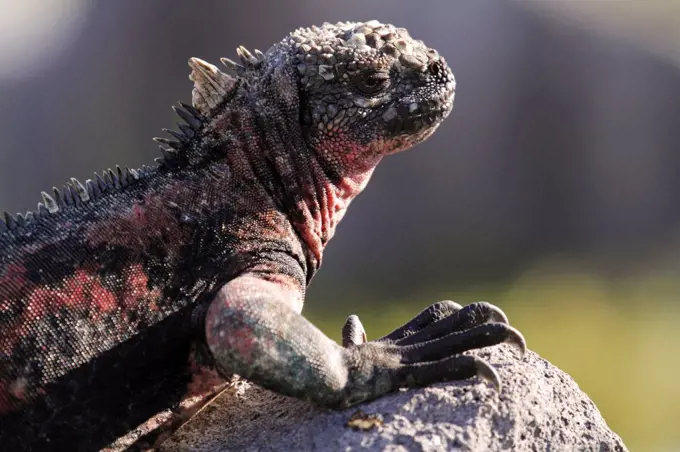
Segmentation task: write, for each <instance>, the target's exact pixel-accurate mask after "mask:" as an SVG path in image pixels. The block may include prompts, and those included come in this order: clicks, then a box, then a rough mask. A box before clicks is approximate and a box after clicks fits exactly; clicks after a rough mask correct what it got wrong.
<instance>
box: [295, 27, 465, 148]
mask: <svg viewBox="0 0 680 452" xmlns="http://www.w3.org/2000/svg"><path fill="white" fill-rule="evenodd" d="M287 42H288V45H289V46H290V47H291V48H292V53H293V60H294V65H295V70H296V71H297V73H298V74H299V77H300V79H299V86H300V93H301V119H302V124H303V129H304V131H305V135H306V137H307V138H308V141H309V142H310V144H312V146H313V147H315V148H317V149H318V150H320V151H322V152H325V153H329V154H333V155H334V156H342V155H346V154H347V153H349V154H350V155H351V154H352V153H353V151H354V152H361V153H364V154H365V153H369V154H376V155H385V154H389V153H393V152H396V151H400V150H403V149H406V148H409V147H411V146H413V145H414V144H416V143H418V142H420V141H422V140H424V139H425V138H427V137H428V136H429V135H430V134H431V133H432V132H433V131H434V130H435V129H436V128H437V126H438V125H439V124H440V123H441V121H442V120H443V119H444V118H445V117H446V116H447V115H448V114H449V112H450V111H451V107H452V105H453V97H454V90H455V80H454V77H453V73H452V72H451V70H450V69H449V67H448V66H447V64H446V62H445V61H444V59H443V58H442V57H441V56H439V54H438V53H437V51H436V50H434V49H430V48H428V47H426V46H425V45H424V44H423V42H422V41H417V40H414V39H413V38H411V37H410V36H409V33H408V31H406V30H405V29H403V28H395V27H394V26H392V25H384V24H381V23H379V22H377V21H369V22H366V23H353V22H340V23H337V24H335V25H331V24H324V25H323V26H322V27H312V28H311V29H310V28H302V29H298V30H296V31H295V32H293V33H291V35H290V37H289V38H288V39H287Z"/></svg>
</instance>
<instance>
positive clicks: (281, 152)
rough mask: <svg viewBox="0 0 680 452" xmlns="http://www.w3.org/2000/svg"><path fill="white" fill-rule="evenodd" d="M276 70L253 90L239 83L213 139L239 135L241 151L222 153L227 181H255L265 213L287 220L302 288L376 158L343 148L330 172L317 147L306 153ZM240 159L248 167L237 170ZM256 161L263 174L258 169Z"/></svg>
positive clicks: (288, 79)
mask: <svg viewBox="0 0 680 452" xmlns="http://www.w3.org/2000/svg"><path fill="white" fill-rule="evenodd" d="M284 70H285V69H283V68H281V67H278V68H274V69H272V70H270V71H269V74H266V75H263V76H262V78H260V79H259V80H256V81H255V82H254V83H246V84H244V86H243V87H241V88H240V89H239V92H238V93H237V95H236V96H234V98H233V99H232V101H230V102H229V104H228V105H226V108H225V113H223V115H224V117H225V119H223V120H222V121H216V124H215V128H216V130H215V131H214V132H217V133H218V134H220V135H222V139H223V140H224V139H225V138H226V137H228V136H229V134H230V133H233V127H234V126H236V127H238V128H240V129H241V131H240V134H241V136H242V138H241V139H239V140H238V141H239V142H241V143H243V142H244V141H245V142H246V145H245V146H243V145H241V144H240V143H239V144H237V146H226V147H227V149H228V155H227V162H228V164H229V166H230V168H233V171H232V177H233V178H236V179H240V180H242V181H244V182H246V183H250V182H248V180H249V179H251V180H252V178H253V177H254V178H256V179H257V180H258V182H257V183H259V184H261V186H262V187H265V189H266V191H267V195H268V196H270V197H271V198H272V206H276V208H277V209H278V210H279V211H281V212H282V213H283V214H285V216H286V217H287V218H288V220H289V221H290V223H291V225H292V226H293V228H294V230H295V232H296V234H297V235H298V237H299V238H300V240H301V242H302V244H303V248H304V250H305V254H306V260H307V281H308V282H309V281H310V280H311V277H312V276H313V275H314V273H315V272H316V270H317V269H318V268H319V266H320V265H321V261H322V253H323V249H324V247H325V245H326V243H328V241H329V240H330V239H331V238H332V237H333V235H334V233H335V228H336V226H337V224H338V222H339V221H340V220H341V219H342V217H343V216H344V214H345V212H346V210H347V207H348V206H349V204H350V202H351V201H352V200H353V199H354V198H355V197H356V196H357V195H358V194H359V193H360V192H361V191H362V190H363V189H364V187H365V186H366V184H367V183H368V181H369V179H370V177H371V175H372V173H373V171H374V169H375V167H376V165H377V164H378V162H379V161H380V159H381V156H379V155H376V154H373V155H368V154H369V153H363V152H362V149H360V148H359V147H356V146H355V147H353V146H347V149H346V151H345V152H346V154H345V155H344V158H343V159H342V161H343V164H341V165H338V164H337V163H334V162H337V161H338V159H334V158H332V157H333V155H332V154H331V153H330V151H328V149H329V148H326V147H325V146H324V143H323V141H320V142H318V143H319V144H317V145H316V146H314V147H312V146H310V145H309V143H308V140H307V139H306V137H305V133H304V131H303V130H302V125H301V122H300V102H299V95H298V87H297V82H296V79H295V78H294V77H292V76H290V75H288V74H285V73H283V71H284ZM278 112H283V114H278ZM229 116H231V117H232V119H227V118H229ZM234 117H238V122H237V124H235V120H234ZM220 123H221V124H220ZM230 126H231V130H232V131H231V132H230V131H229V127H230ZM220 129H221V130H220ZM249 131H252V132H249ZM244 160H246V161H247V162H248V163H249V164H248V165H243V164H239V162H240V163H242V162H243V161H244ZM262 161H266V162H267V163H268V164H269V165H267V166H268V168H266V169H263V168H262V166H263V165H262Z"/></svg>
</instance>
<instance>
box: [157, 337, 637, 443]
mask: <svg viewBox="0 0 680 452" xmlns="http://www.w3.org/2000/svg"><path fill="white" fill-rule="evenodd" d="M478 354H479V356H481V357H483V358H485V359H487V360H488V362H490V363H491V364H493V365H495V366H496V369H497V370H498V372H499V374H500V376H501V378H502V381H503V388H502V391H501V393H500V394H498V393H497V392H496V391H495V390H494V389H493V387H491V386H490V385H489V384H487V383H485V382H481V381H474V382H473V381H467V382H455V383H445V384H438V385H434V386H431V387H428V388H423V389H415V390H408V391H406V390H405V391H401V392H398V393H395V394H393V395H390V396H387V397H383V398H381V399H379V400H376V401H374V402H371V403H366V404H363V405H360V406H359V407H354V408H350V409H348V410H345V411H325V410H320V409H317V408H315V407H313V406H312V405H310V404H309V403H306V402H302V401H299V400H295V399H290V398H286V397H283V396H279V395H275V394H272V393H270V392H268V391H265V390H263V389H260V388H257V387H254V386H250V387H249V385H248V384H247V383H243V382H242V383H239V384H236V385H234V387H233V388H231V389H230V390H228V391H227V392H226V393H224V394H222V395H221V396H220V398H219V399H218V400H216V401H215V402H213V403H212V404H211V405H210V406H208V407H207V408H206V409H204V410H203V411H202V412H201V413H199V414H198V415H197V416H196V417H195V418H194V419H192V421H191V422H189V423H188V424H187V425H185V426H184V427H183V428H182V429H180V430H179V431H178V432H177V433H176V434H175V436H173V437H172V438H170V439H169V440H168V441H167V442H165V443H164V444H163V447H162V448H161V450H162V452H180V451H182V452H184V451H204V452H216V451H232V450H234V451H242V450H243V451H286V452H287V451H306V450H310V451H317V450H318V451H325V450H329V451H335V450H338V451H340V450H342V451H348V450H359V449H367V450H380V451H440V450H456V451H458V450H460V451H497V450H512V451H525V450H526V451H601V452H606V451H625V450H627V449H626V447H625V446H624V444H623V442H622V441H621V439H620V438H619V437H618V436H617V435H616V434H615V433H613V432H612V431H611V430H610V429H609V427H607V424H606V422H605V421H604V419H603V418H602V416H601V415H600V412H599V411H598V409H597V407H596V406H595V404H594V403H593V402H592V401H591V400H590V399H589V398H588V396H586V395H585V394H584V393H583V392H582V391H581V390H580V389H579V387H578V386H577V384H576V383H575V382H574V380H573V379H572V378H571V377H570V376H568V375H567V374H565V373H564V372H562V371H561V370H559V369H557V368H556V367H555V366H553V365H552V364H550V363H549V362H548V361H546V360H544V359H542V358H541V357H539V356H538V355H537V354H535V353H533V352H531V351H529V352H527V354H526V356H525V358H524V360H523V361H518V359H517V357H518V355H517V352H516V350H515V349H512V348H511V347H509V346H507V345H501V346H497V347H493V348H490V349H485V350H482V351H480V352H479V353H478ZM357 410H361V411H363V412H364V413H366V414H368V415H370V414H380V415H382V417H383V420H384V423H383V425H382V426H381V427H375V428H373V429H371V430H353V429H351V428H349V427H347V422H348V420H349V419H350V417H351V416H352V414H354V413H355V412H357Z"/></svg>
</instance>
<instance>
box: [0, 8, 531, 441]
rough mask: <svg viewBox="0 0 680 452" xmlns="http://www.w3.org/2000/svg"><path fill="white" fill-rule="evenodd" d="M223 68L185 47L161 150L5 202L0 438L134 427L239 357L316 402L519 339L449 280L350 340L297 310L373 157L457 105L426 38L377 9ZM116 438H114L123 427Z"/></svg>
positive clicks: (428, 376)
mask: <svg viewBox="0 0 680 452" xmlns="http://www.w3.org/2000/svg"><path fill="white" fill-rule="evenodd" d="M238 53H239V56H240V57H241V59H242V61H243V63H244V65H243V66H240V65H236V64H235V63H233V62H231V61H228V60H227V61H226V64H227V65H228V66H230V67H231V68H232V69H233V70H234V71H235V72H236V76H235V77H232V76H229V75H226V74H224V73H222V72H219V71H218V70H217V68H215V67H214V66H212V65H209V64H207V63H205V62H202V61H200V60H197V59H192V60H190V66H191V67H192V69H193V72H192V79H193V80H194V83H195V86H194V92H193V107H190V106H184V108H183V109H178V113H179V115H180V116H181V117H182V118H183V119H184V120H185V122H186V124H182V125H181V126H180V128H181V133H177V132H171V133H172V134H173V135H174V136H175V138H177V141H174V140H172V141H171V140H164V139H159V141H160V142H162V143H165V144H166V145H168V146H170V148H171V149H164V150H163V154H164V157H163V158H162V159H161V160H160V161H159V164H158V165H157V166H154V167H150V168H148V167H144V168H142V169H139V170H136V171H132V170H127V169H126V170H120V169H118V170H116V171H108V172H104V174H103V177H100V176H97V178H96V180H95V181H88V182H87V183H86V184H85V185H82V184H80V183H79V182H77V181H75V180H73V181H72V183H71V184H69V185H68V186H66V187H65V188H64V190H63V191H61V193H59V192H55V194H54V195H51V196H50V195H47V194H44V195H43V203H42V204H40V205H39V207H38V210H37V211H36V212H34V213H31V214H29V215H27V216H26V217H17V218H15V217H11V216H7V217H6V221H5V222H2V221H0V251H1V253H0V333H1V334H0V448H1V449H2V450H13V451H15V450H50V449H54V450H98V449H101V448H104V447H106V446H107V445H109V444H111V443H112V442H114V441H116V440H117V439H120V438H121V437H124V436H126V435H127V437H128V438H132V439H131V440H132V441H134V446H132V447H133V448H143V447H146V446H147V445H154V444H158V443H159V441H160V440H162V437H163V435H164V434H166V433H167V432H168V431H171V430H172V429H173V428H174V426H176V425H177V423H178V422H181V420H183V419H185V418H186V417H187V416H189V415H190V414H191V413H192V412H193V411H194V410H195V409H196V408H197V407H200V406H202V405H203V404H204V403H205V402H206V401H207V400H209V398H210V397H212V396H213V395H214V394H216V393H217V392H218V391H219V390H221V389H222V388H224V387H225V386H226V384H227V383H226V380H225V378H227V377H228V376H229V375H230V374H231V373H236V374H238V375H240V376H243V377H245V378H248V379H250V380H252V381H254V382H256V383H258V384H261V385H263V386H265V387H267V388H270V389H273V390H276V391H278V392H280V393H283V394H287V395H292V396H296V397H300V398H307V399H309V400H311V401H313V402H315V403H317V404H320V405H324V406H329V407H343V406H349V405H351V404H354V403H358V402H361V401H365V400H370V399H373V398H376V397H378V396H380V395H382V394H385V393H387V392H390V391H393V390H395V389H397V388H399V387H404V386H414V385H426V384H429V383H431V382H434V381H443V380H451V379H461V378H469V377H472V376H474V375H476V374H480V373H481V374H482V375H484V376H486V377H488V378H490V379H491V380H494V381H495V382H496V383H498V382H497V377H496V376H495V373H494V372H493V370H492V369H491V368H490V367H488V366H487V365H486V364H485V363H484V362H483V361H481V360H479V359H478V358H475V357H472V356H468V355H461V354H460V353H461V352H463V351H465V350H469V349H474V348H479V347H483V346H486V345H493V344H497V343H499V342H503V341H507V340H510V341H512V342H516V343H518V344H520V345H522V344H523V340H522V339H521V335H519V333H517V332H516V331H515V330H513V329H512V328H511V327H509V326H508V325H507V320H506V319H505V317H504V315H503V314H502V313H501V312H500V311H499V310H498V309H497V308H494V307H492V306H490V305H488V304H483V303H481V304H474V305H470V306H468V307H466V308H462V309H461V308H460V306H458V305H456V304H455V303H452V302H441V303H438V304H435V305H433V306H432V307H431V308H429V309H428V310H425V311H423V313H421V314H420V315H419V316H418V317H416V318H415V319H414V320H413V321H412V322H410V323H409V324H407V325H405V326H404V327H402V328H400V329H398V330H396V331H395V332H394V333H392V334H391V335H390V336H388V337H386V338H383V339H381V340H378V341H373V342H366V343H364V341H365V339H364V337H365V336H364V334H363V329H362V328H361V325H360V323H359V322H358V320H357V319H356V318H351V319H349V320H348V323H347V325H346V328H345V331H344V337H345V344H344V345H345V346H346V347H340V346H339V345H337V344H336V343H335V342H333V341H331V340H330V339H328V338H327V337H326V336H324V335H323V334H322V333H321V332H320V331H319V330H318V329H316V328H315V327H314V326H312V325H311V324H310V323H309V322H307V321H306V320H305V319H304V318H303V317H302V316H301V315H300V312H301V310H302V305H303V300H304V294H305V287H306V285H307V284H308V283H309V281H310V280H311V278H312V276H313V275H314V273H315V272H316V270H317V269H318V268H319V266H320V264H321V255H322V251H323V248H324V246H325V245H326V243H327V242H328V240H329V239H330V238H331V237H332V236H333V233H334V230H335V227H336V225H337V223H338V221H339V220H340V219H341V218H342V216H343V215H344V213H345V210H346V208H347V206H348V204H349V203H350V201H351V200H352V199H353V198H354V197H355V196H356V195H357V194H358V193H359V192H360V191H361V190H362V189H363V188H364V186H365V185H366V183H367V182H368V179H369V178H370V176H371V173H372V172H373V170H374V168H375V166H376V165H377V163H378V162H379V161H380V159H381V158H382V157H383V156H384V155H386V154H390V153H394V152H397V151H400V150H403V149H406V148H408V147H411V146H412V145H414V144H416V143H418V142H420V141H422V140H424V139H425V138H427V137H428V136H429V135H430V134H431V133H432V132H433V131H434V130H435V128H436V127H437V126H438V125H439V123H440V122H441V120H443V119H444V117H446V116H447V115H448V113H449V111H450V110H451V105H452V101H453V94H454V87H455V84H454V79H453V75H452V74H451V71H450V70H449V68H448V66H447V65H446V63H445V61H444V59H443V58H441V57H440V56H439V55H438V54H437V52H436V51H434V50H432V49H428V48H427V47H425V46H424V45H423V44H422V42H420V41H415V40H413V39H411V38H410V36H409V35H408V33H407V32H406V30H404V29H398V28H394V27H392V26H390V25H382V24H379V23H377V22H375V21H371V22H368V23H365V24H361V23H339V24H336V25H330V24H325V25H324V26H323V27H320V28H317V27H312V28H311V29H299V30H297V31H295V32H293V33H291V35H290V36H288V37H287V38H285V39H284V40H283V41H281V42H280V43H279V44H276V45H275V46H273V47H272V48H271V49H270V50H269V51H268V52H267V53H266V54H260V53H258V52H256V55H252V54H250V53H249V52H248V51H247V50H245V49H243V48H239V52H238ZM117 444H118V446H119V447H122V446H120V444H122V443H120V442H119V443H117Z"/></svg>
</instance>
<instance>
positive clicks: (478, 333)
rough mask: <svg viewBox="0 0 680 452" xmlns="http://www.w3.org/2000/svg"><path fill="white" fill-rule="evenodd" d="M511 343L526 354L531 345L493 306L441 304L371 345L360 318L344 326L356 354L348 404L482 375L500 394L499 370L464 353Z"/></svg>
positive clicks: (351, 350) (346, 342)
mask: <svg viewBox="0 0 680 452" xmlns="http://www.w3.org/2000/svg"><path fill="white" fill-rule="evenodd" d="M502 342H507V343H510V344H513V345H515V346H517V347H518V348H519V350H520V353H521V354H522V355H523V354H524V351H525V349H526V341H525V340H524V337H523V336H522V334H521V333H520V332H519V331H517V330H516V329H514V328H513V327H511V326H510V325H509V324H508V319H507V317H506V315H505V314H504V313H503V311H501V310H500V309H499V308H497V307H496V306H493V305H491V304H489V303H484V302H480V303H473V304H470V305H468V306H465V307H461V306H460V305H459V304H457V303H455V302H453V301H448V300H446V301H441V302H438V303H435V304H433V305H431V306H430V307H428V308H427V309H425V310H424V311H422V312H421V313H420V314H418V315H417V316H416V317H414V318H413V319H412V320H411V321H409V322H407V323H406V324H405V325H403V326H401V327H400V328H397V329H396V330H394V331H393V332H392V333H390V334H388V335H387V336H384V337H382V338H380V339H377V340H375V341H370V342H366V334H365V332H364V328H363V326H362V325H361V322H360V321H359V318H358V317H357V316H350V317H349V318H348V319H347V321H346V322H345V326H344V327H343V345H344V346H345V347H346V348H347V351H348V352H349V355H350V365H349V367H350V369H351V372H350V380H351V383H350V384H348V385H347V398H346V402H347V403H348V404H354V403H358V402H359V401H361V400H360V399H363V400H369V399H373V398H375V397H377V396H379V395H381V394H383V393H386V392H389V391H393V390H395V389H397V388H401V387H412V386H426V385H429V384H431V383H436V382H442V381H451V380H462V379H467V378H472V377H475V376H480V377H482V378H484V379H486V380H488V381H490V382H491V383H492V384H493V385H494V386H495V387H496V388H497V389H498V390H500V388H501V382H500V378H499V376H498V374H497V373H496V371H495V370H494V369H493V368H492V367H491V366H490V365H489V364H488V363H486V362H485V361H484V360H482V359H481V358H478V357H476V356H472V355H463V354H462V353H463V352H466V351H469V350H474V349H478V348H483V347H488V346H491V345H496V344H499V343H502Z"/></svg>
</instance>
